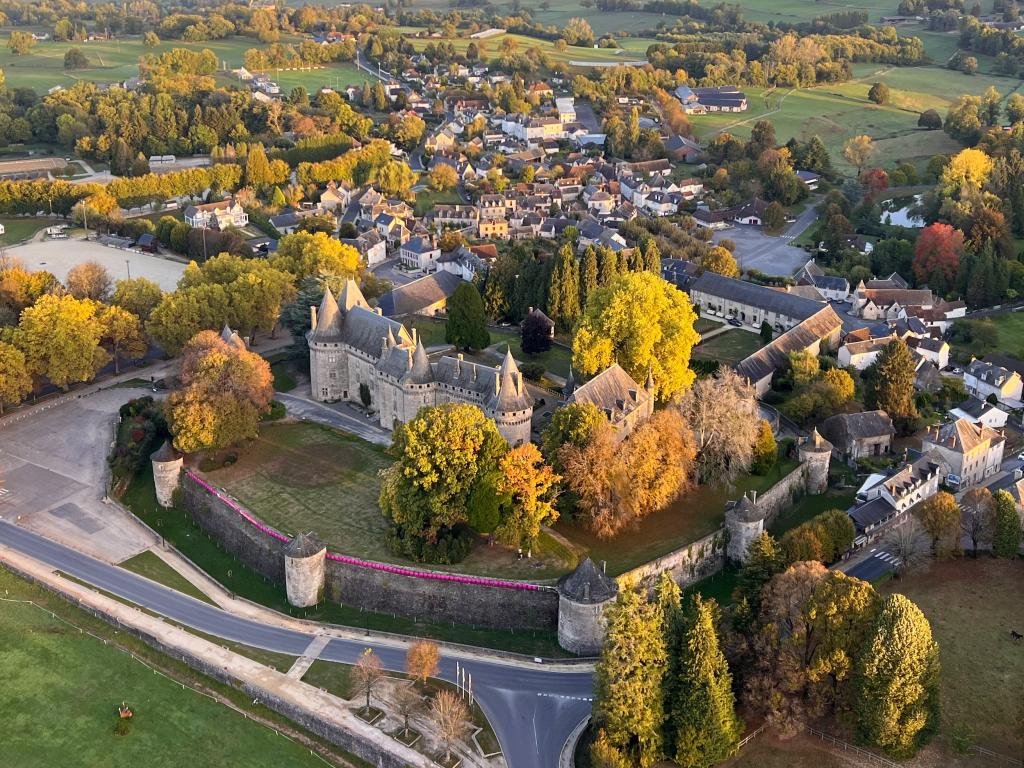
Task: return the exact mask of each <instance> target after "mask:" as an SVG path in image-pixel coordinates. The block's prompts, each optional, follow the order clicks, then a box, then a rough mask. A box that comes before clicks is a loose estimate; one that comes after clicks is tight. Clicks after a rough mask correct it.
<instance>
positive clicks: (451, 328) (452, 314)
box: [444, 283, 491, 351]
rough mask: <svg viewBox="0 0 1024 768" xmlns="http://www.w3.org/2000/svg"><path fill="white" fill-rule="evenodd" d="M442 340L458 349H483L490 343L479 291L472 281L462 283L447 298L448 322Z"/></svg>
mask: <svg viewBox="0 0 1024 768" xmlns="http://www.w3.org/2000/svg"><path fill="white" fill-rule="evenodd" d="M444 340H445V341H447V342H448V343H449V344H454V345H455V346H456V347H458V348H459V349H465V350H467V351H468V350H473V349H484V348H485V347H487V346H489V345H490V343H491V334H490V333H488V332H487V317H486V315H484V302H483V300H482V299H481V298H480V291H479V290H477V287H476V286H475V285H473V284H472V283H462V284H461V285H460V286H459V287H458V288H456V289H455V293H453V294H452V297H451V298H450V299H448V322H447V323H445V327H444Z"/></svg>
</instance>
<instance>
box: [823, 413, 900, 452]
mask: <svg viewBox="0 0 1024 768" xmlns="http://www.w3.org/2000/svg"><path fill="white" fill-rule="evenodd" d="M821 434H822V435H824V436H825V438H826V439H827V440H828V441H829V442H830V443H832V445H833V446H834V447H835V449H836V450H837V451H839V453H840V454H841V455H842V457H843V459H844V460H845V461H847V462H848V463H850V464H856V463H857V459H861V458H868V457H878V456H884V455H885V454H887V453H889V451H890V449H891V447H892V437H893V435H894V434H896V430H895V429H894V428H893V425H892V419H890V418H889V414H887V413H886V412H885V411H864V412H862V413H840V414H836V415H835V416H830V417H829V418H827V419H825V421H824V422H823V423H822V425H821Z"/></svg>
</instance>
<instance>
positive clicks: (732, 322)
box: [729, 317, 743, 328]
mask: <svg viewBox="0 0 1024 768" xmlns="http://www.w3.org/2000/svg"><path fill="white" fill-rule="evenodd" d="M729 325H733V326H736V327H737V328H742V327H743V323H741V322H740V321H739V320H737V319H736V318H735V317H730V318H729Z"/></svg>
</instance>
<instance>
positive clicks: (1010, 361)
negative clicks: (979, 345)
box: [984, 352, 1024, 376]
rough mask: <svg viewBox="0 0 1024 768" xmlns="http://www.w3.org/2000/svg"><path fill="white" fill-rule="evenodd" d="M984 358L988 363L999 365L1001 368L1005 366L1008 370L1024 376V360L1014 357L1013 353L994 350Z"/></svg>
mask: <svg viewBox="0 0 1024 768" xmlns="http://www.w3.org/2000/svg"><path fill="white" fill-rule="evenodd" d="M984 360H985V362H986V363H991V364H992V365H997V366H999V367H1000V368H1005V369H1006V370H1008V371H1014V372H1015V373H1017V374H1019V375H1020V376H1024V360H1021V359H1020V358H1017V357H1014V356H1013V355H1007V354H1005V353H1003V352H993V353H992V354H989V355H985V358H984Z"/></svg>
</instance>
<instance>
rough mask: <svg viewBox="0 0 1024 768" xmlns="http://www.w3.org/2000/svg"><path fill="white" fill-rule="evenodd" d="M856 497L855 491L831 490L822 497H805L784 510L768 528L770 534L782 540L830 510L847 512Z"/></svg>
mask: <svg viewBox="0 0 1024 768" xmlns="http://www.w3.org/2000/svg"><path fill="white" fill-rule="evenodd" d="M856 495H857V494H856V493H854V492H853V491H837V490H830V491H826V492H825V493H823V494H821V495H820V496H804V497H803V498H801V499H800V500H799V501H797V503H796V504H794V505H793V506H791V507H787V508H786V509H783V510H782V512H780V513H779V516H778V517H776V518H775V521H774V522H773V523H772V524H771V525H770V526H769V527H768V532H769V533H770V534H771V535H772V536H774V537H775V538H780V537H781V536H782V534H784V533H785V532H786V531H788V530H790V529H791V528H796V527H797V526H798V525H800V524H801V523H806V522H807V521H808V520H810V519H811V518H812V517H814V516H815V515H820V514H821V513H822V512H827V511H828V510H830V509H840V510H843V511H846V510H847V509H849V508H850V507H852V506H853V502H854V499H855V497H856Z"/></svg>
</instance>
